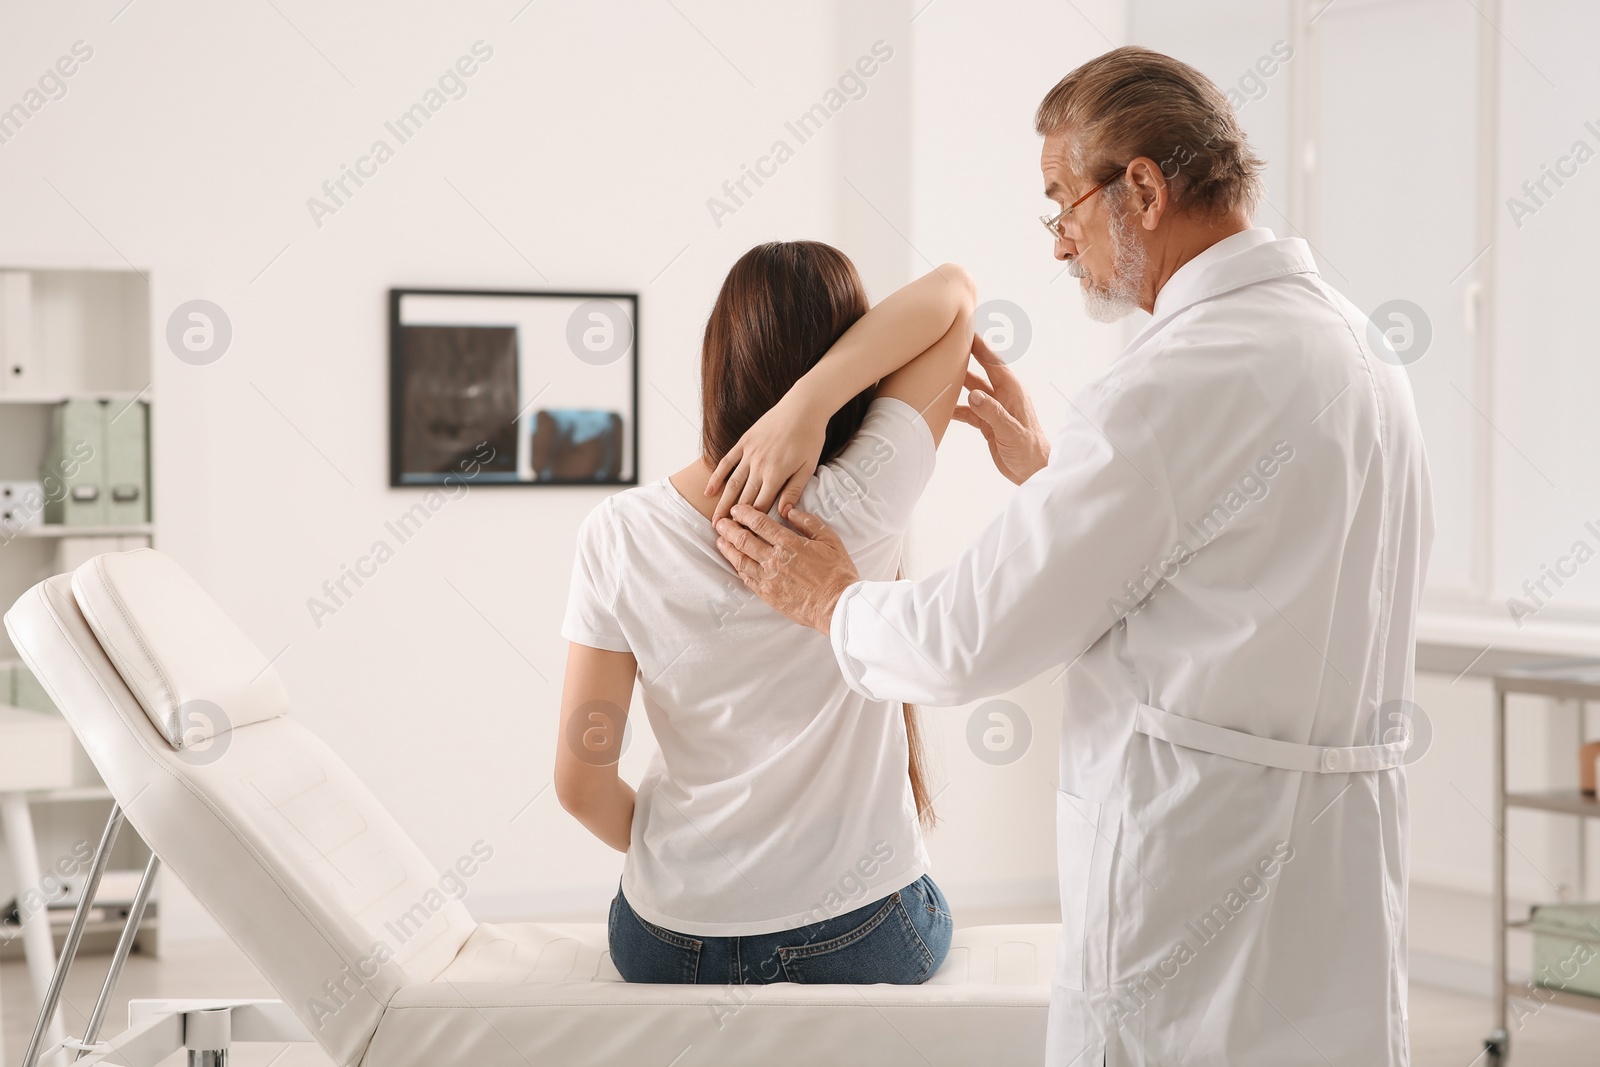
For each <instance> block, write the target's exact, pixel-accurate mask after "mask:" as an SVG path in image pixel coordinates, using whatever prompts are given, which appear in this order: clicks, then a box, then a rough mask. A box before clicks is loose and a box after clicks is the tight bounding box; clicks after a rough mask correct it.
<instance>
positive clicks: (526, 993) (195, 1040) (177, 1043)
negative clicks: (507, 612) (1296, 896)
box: [5, 549, 1059, 1067]
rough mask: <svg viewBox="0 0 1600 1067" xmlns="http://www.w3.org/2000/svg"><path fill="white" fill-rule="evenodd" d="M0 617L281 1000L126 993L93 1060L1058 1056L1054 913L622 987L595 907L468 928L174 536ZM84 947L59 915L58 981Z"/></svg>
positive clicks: (110, 776) (42, 588) (154, 838)
mask: <svg viewBox="0 0 1600 1067" xmlns="http://www.w3.org/2000/svg"><path fill="white" fill-rule="evenodd" d="M5 623H6V629H7V631H8V632H9V633H10V635H11V639H12V642H13V643H14V644H15V645H16V647H17V650H18V652H19V653H20V654H21V656H22V658H23V659H24V660H25V661H26V662H27V664H28V666H29V667H30V668H31V669H32V670H33V672H34V674H35V675H37V676H38V677H39V679H40V681H42V682H43V684H44V686H45V688H46V689H47V690H48V691H49V693H50V696H51V698H52V699H53V700H54V701H55V703H56V705H57V706H58V707H59V708H60V709H61V711H62V714H63V715H64V716H65V717H66V719H67V721H68V722H69V723H70V725H71V726H72V728H73V730H74V731H75V732H76V733H77V736H78V738H79V740H80V741H81V742H82V743H83V746H84V748H85V749H86V750H87V751H88V753H89V756H90V758H91V759H92V760H93V761H94V764H95V766H96V767H97V768H98V769H99V771H100V774H101V775H102V776H103V777H104V778H105V781H106V784H107V785H108V786H109V787H110V789H111V792H112V795H113V796H114V797H115V798H116V801H117V805H118V807H117V809H116V810H115V811H114V812H113V815H112V821H111V824H109V825H108V827H107V831H108V832H107V837H108V838H109V837H111V836H113V835H114V833H115V829H116V826H117V825H118V822H119V820H120V819H122V818H126V820H127V821H128V822H129V823H131V824H132V825H133V827H134V828H135V829H136V830H137V831H138V833H139V836H140V837H141V838H143V839H144V840H145V841H146V842H147V843H148V844H149V845H150V847H151V848H152V849H153V850H154V852H155V858H153V859H152V861H151V863H152V868H153V867H154V866H155V864H156V863H157V862H159V863H164V864H167V865H169V866H170V867H171V868H172V869H173V871H175V872H176V873H177V875H178V876H179V877H180V878H182V879H183V881H184V882H185V883H186V884H187V885H188V886H189V888H190V889H192V890H193V892H194V894H195V895H196V896H197V897H198V898H199V899H200V901H201V903H202V904H204V905H205V906H206V908H207V909H209V910H210V912H211V913H212V915H214V916H215V917H216V919H217V921H218V922H219V923H220V924H221V925H222V927H223V929H225V930H226V931H227V932H228V934H229V935H230V936H231V937H232V938H233V939H234V940H235V941H236V942H237V943H238V944H239V946H240V948H242V949H243V950H244V951H245V952H246V953H247V954H248V955H249V956H250V958H251V959H252V960H253V961H255V963H256V965H257V966H258V967H259V968H260V969H261V972H262V973H263V974H264V975H265V976H266V977H267V979H268V980H269V981H270V982H271V983H272V985H273V987H274V988H275V989H276V990H277V991H278V994H279V995H280V996H281V997H282V998H283V1002H282V1003H281V1004H280V1003H278V1002H275V1001H267V1002H262V1001H256V1002H240V1001H227V1000H222V999H215V1000H195V1001H184V1002H160V1001H136V1002H134V1006H133V1009H132V1011H131V1012H130V1014H131V1016H132V1018H131V1020H130V1027H129V1029H128V1030H127V1031H126V1032H125V1033H123V1034H122V1035H119V1036H118V1037H116V1038H113V1039H110V1041H109V1042H101V1043H98V1044H94V1045H93V1046H92V1048H91V1050H90V1054H89V1055H87V1056H85V1057H84V1058H83V1059H80V1060H78V1062H79V1063H83V1064H90V1063H101V1062H103V1063H107V1064H126V1065H127V1067H141V1065H149V1064H154V1063H156V1062H158V1061H159V1060H160V1059H162V1058H164V1057H165V1056H167V1055H169V1054H170V1053H172V1052H174V1051H176V1050H177V1049H180V1048H183V1047H185V1046H186V1045H187V1047H188V1048H190V1049H191V1050H193V1051H192V1052H191V1056H190V1060H191V1062H192V1063H208V1064H221V1063H223V1062H225V1060H226V1053H225V1052H224V1051H220V1050H223V1049H225V1048H226V1047H227V1044H228V1042H229V1041H230V1040H233V1041H245V1040H275V1041H290V1040H302V1041H307V1040H309V1041H315V1042H316V1043H318V1044H320V1045H321V1046H322V1047H323V1048H324V1049H326V1050H327V1052H328V1054H329V1056H331V1057H332V1058H333V1060H334V1061H335V1062H336V1063H338V1064H341V1065H346V1064H348V1065H355V1064H362V1065H366V1067H413V1065H415V1067H440V1065H446V1064H473V1065H479V1067H501V1065H503V1067H546V1065H563V1067H564V1065H578V1064H628V1065H638V1067H668V1065H671V1067H696V1065H734V1064H762V1065H764V1067H777V1065H783V1064H824V1063H826V1064H874V1065H885V1067H892V1065H901V1064H905V1065H915V1067H928V1065H934V1067H944V1065H946V1064H949V1065H962V1067H966V1065H973V1064H984V1065H1000V1067H1008V1065H1013V1064H1015V1065H1028V1067H1035V1065H1037V1064H1039V1063H1040V1062H1041V1061H1042V1059H1043V1055H1044V1027H1045V1016H1046V1013H1047V1007H1048V1001H1049V975H1050V973H1051V968H1052V963H1053V959H1054V947H1055V939H1056V936H1057V933H1058V929H1059V928H1058V927H1055V926H990V927H972V928H965V929H957V930H956V933H955V944H954V947H953V948H952V949H951V951H950V956H949V959H948V960H947V961H946V962H945V965H944V966H943V967H942V968H941V969H940V970H939V972H938V973H937V974H936V975H935V976H934V978H933V979H932V980H931V981H929V982H928V983H927V984H926V985H922V986H887V985H873V986H848V985H837V986H801V985H789V984H782V985H768V986H738V987H734V986H660V985H630V984H628V983H625V982H623V981H621V980H620V979H619V978H618V976H617V973H616V971H615V969H614V968H613V967H612V966H611V960H610V956H609V955H608V954H607V952H606V937H605V927H604V926H603V925H602V924H599V923H583V924H570V923H535V922H528V923H501V924H490V923H477V922H474V921H473V919H472V917H471V916H470V915H469V914H468V912H467V909H466V907H465V905H463V904H462V903H461V902H460V901H459V900H455V899H449V898H448V897H445V896H441V894H439V892H438V887H439V882H440V872H439V871H438V870H437V869H435V867H434V866H433V865H432V864H431V863H429V861H428V859H427V857H425V856H424V855H423V854H422V851H421V850H420V849H419V848H418V847H417V846H416V844H415V843H414V842H413V841H412V840H411V839H410V838H409V837H408V836H406V833H405V831H404V830H402V829H401V828H400V826H399V824H398V823H396V822H395V821H394V819H393V818H392V817H391V816H390V815H389V813H388V812H387V811H385V810H384V808H383V807H382V806H380V805H379V804H378V802H377V800H376V798H374V797H373V795H372V793H371V792H369V791H368V789H367V788H366V786H364V785H363V784H362V783H361V781H360V780H359V779H357V778H356V777H355V775H354V774H353V773H351V771H350V769H349V768H348V767H347V766H346V765H345V764H344V762H343V761H342V760H341V759H339V757H338V756H337V755H335V754H334V753H333V751H332V750H330V749H329V748H328V747H327V746H326V745H324V744H323V743H322V742H321V741H320V740H319V739H318V738H317V736H316V735H315V734H313V733H311V732H310V731H309V730H307V729H305V728H304V727H303V726H301V725H299V724H298V723H297V722H295V721H294V720H293V719H292V718H289V717H288V714H287V713H288V711H289V699H288V695H287V693H286V692H285V690H284V688H283V684H282V682H281V681H280V680H279V678H278V675H277V673H276V671H274V670H273V668H272V667H271V665H270V664H269V663H268V661H267V659H266V657H265V656H264V655H262V653H261V652H260V651H259V650H258V649H257V648H256V647H255V646H254V645H253V644H252V643H251V642H250V640H249V639H248V638H247V637H245V635H244V633H243V632H242V631H240V630H239V628H238V627H237V626H235V625H234V624H233V622H232V621H231V620H230V619H228V617H227V616H226V615H225V614H223V612H222V610H221V609H220V608H219V607H218V606H217V605H216V604H215V603H214V602H213V601H212V600H211V599H210V598H209V597H208V596H206V594H205V593H204V592H203V591H202V590H201V589H200V587H199V586H198V585H197V584H196V583H195V582H194V581H193V580H192V579H191V578H190V577H189V576H188V575H187V574H185V573H184V572H183V570H182V569H180V568H179V567H178V566H177V565H176V564H175V563H173V562H172V561H171V560H170V559H168V558H167V557H166V556H163V555H162V554H161V553H159V552H155V551H152V550H150V549H139V550H136V551H133V552H123V553H111V554H107V555H103V556H98V557H96V558H95V559H93V560H91V561H89V562H88V563H86V564H84V565H83V566H82V567H80V568H78V570H77V571H75V572H73V573H72V574H70V575H67V574H62V575H57V576H56V577H54V578H50V579H48V580H46V581H44V582H41V583H40V584H38V585H36V586H34V587H33V588H32V589H30V590H29V591H28V592H27V593H25V594H24V595H23V596H22V597H21V599H19V600H18V601H17V603H16V604H15V605H14V606H13V607H12V608H11V610H10V611H9V612H8V613H7V614H6V616H5ZM104 846H105V842H102V853H101V854H100V855H99V856H98V857H97V863H96V864H95V866H94V868H93V871H94V872H96V873H97V872H98V871H99V870H100V869H101V868H102V867H103V866H104V859H105V855H104V853H105V851H106V850H105V847H104ZM92 896H93V890H92V887H91V889H90V890H88V891H86V892H85V894H84V898H85V899H86V900H87V899H89V898H90V897H92ZM402 916H409V919H408V920H407V921H406V922H405V923H403V924H401V925H400V926H396V923H397V922H398V921H399V920H400V918H401V917H402ZM137 919H138V914H137V909H136V913H135V915H134V919H133V921H134V922H135V923H136V922H137ZM397 930H402V931H404V934H405V936H404V939H403V940H402V939H401V938H400V937H397V936H396V931H397ZM74 948H75V945H74V944H73V941H72V938H71V935H70V934H69V938H68V943H67V945H66V946H65V949H64V951H63V953H62V961H61V964H60V967H59V968H58V971H57V975H56V979H57V980H56V983H55V985H54V986H53V987H52V992H54V991H55V990H56V989H58V988H59V984H60V979H61V978H62V977H63V976H64V973H65V968H66V967H68V966H70V965H71V960H72V954H73V949H74ZM123 948H124V950H125V949H126V945H124V946H123ZM121 959H122V957H121V956H120V955H119V956H117V957H114V959H113V964H112V974H111V975H110V977H109V979H108V982H107V990H106V993H105V995H104V997H103V998H102V999H103V1001H104V1000H107V999H109V995H110V986H111V984H113V983H114V981H115V977H116V971H117V970H119V969H120V965H121ZM205 992H208V993H209V992H212V991H205ZM226 992H227V991H226V990H216V991H215V993H216V994H217V995H218V996H219V997H221V996H225V995H226ZM47 1006H49V1005H47ZM103 1012H104V1003H102V1004H101V1005H100V1006H99V1008H98V1009H97V1010H96V1012H95V1013H94V1015H95V1016H100V1015H103ZM89 1029H90V1031H91V1032H90V1033H88V1034H78V1035H77V1037H78V1038H79V1039H80V1040H82V1039H88V1040H89V1041H91V1042H92V1041H94V1039H95V1038H96V1037H97V1036H98V1035H97V1033H96V1031H98V1029H99V1019H98V1018H93V1019H92V1020H91V1025H90V1027H89ZM186 1035H187V1036H186ZM41 1044H43V1041H42V1038H41V1037H40V1036H39V1035H36V1038H35V1046H36V1048H35V1051H36V1052H37V1051H43V1050H42V1049H39V1048H37V1046H38V1045H41ZM24 1067H32V1065H31V1064H27V1063H25V1064H24Z"/></svg>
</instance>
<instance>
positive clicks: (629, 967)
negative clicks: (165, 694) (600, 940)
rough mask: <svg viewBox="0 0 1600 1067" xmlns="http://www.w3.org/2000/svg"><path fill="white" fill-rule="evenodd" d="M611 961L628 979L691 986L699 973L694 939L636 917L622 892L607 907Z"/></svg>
mask: <svg viewBox="0 0 1600 1067" xmlns="http://www.w3.org/2000/svg"><path fill="white" fill-rule="evenodd" d="M609 940H610V942H611V962H612V964H613V965H615V966H616V968H617V973H618V974H620V975H622V977H623V979H624V980H626V981H629V982H655V983H659V984H668V985H693V984H695V982H696V981H698V979H699V975H700V949H701V947H702V945H703V943H702V942H701V941H699V940H698V939H696V938H693V937H689V936H688V935H686V934H680V933H676V932H674V931H672V930H667V929H665V928H663V927H660V926H657V925H656V924H655V923H652V922H648V921H646V920H644V919H642V918H640V917H639V916H638V915H637V914H636V913H635V912H634V910H633V909H632V908H631V907H629V906H628V902H627V901H626V900H625V899H623V897H622V894H621V893H618V894H617V899H616V900H615V901H613V902H612V906H611V929H610V937H609Z"/></svg>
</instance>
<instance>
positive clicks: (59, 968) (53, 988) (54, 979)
mask: <svg viewBox="0 0 1600 1067" xmlns="http://www.w3.org/2000/svg"><path fill="white" fill-rule="evenodd" d="M121 828H122V805H121V804H117V803H113V804H112V805H111V817H110V818H109V819H107V820H106V828H105V831H104V832H103V833H101V835H100V847H99V848H97V849H95V852H94V862H93V863H92V864H90V867H89V876H88V878H87V879H86V880H85V881H84V883H83V898H82V899H81V900H79V901H78V910H77V911H75V912H73V913H72V925H71V926H70V927H68V928H67V939H66V940H65V941H64V942H62V944H61V958H60V959H59V960H57V961H56V970H55V973H54V974H52V975H51V976H50V987H49V988H48V989H46V990H45V994H44V1001H43V1003H42V1004H41V1005H40V1008H39V1018H38V1021H37V1022H35V1023H34V1024H33V1037H32V1038H31V1039H30V1040H29V1041H28V1051H27V1053H25V1054H24V1055H23V1057H22V1067H37V1065H38V1063H39V1058H40V1056H42V1055H43V1054H44V1051H45V1049H47V1048H49V1047H50V1045H46V1044H45V1033H46V1031H47V1030H48V1029H49V1023H50V1021H51V1020H52V1019H54V1018H55V1014H56V1006H57V1005H58V1004H59V1003H60V1002H61V990H62V989H63V988H64V987H65V986H66V984H67V972H68V971H69V970H71V969H72V960H73V958H74V957H75V956H77V954H78V944H79V943H80V942H81V941H82V940H83V928H84V927H85V926H86V925H88V922H89V909H90V908H91V907H92V906H93V904H94V894H95V891H96V890H97V889H99V888H100V876H101V875H103V874H105V873H106V864H107V863H108V862H109V861H110V859H111V846H112V845H113V844H115V843H116V840H117V831H118V830H120V829H121ZM57 1040H59V1039H57ZM55 1043H56V1042H55V1041H52V1042H51V1043H50V1044H51V1045H54V1044H55Z"/></svg>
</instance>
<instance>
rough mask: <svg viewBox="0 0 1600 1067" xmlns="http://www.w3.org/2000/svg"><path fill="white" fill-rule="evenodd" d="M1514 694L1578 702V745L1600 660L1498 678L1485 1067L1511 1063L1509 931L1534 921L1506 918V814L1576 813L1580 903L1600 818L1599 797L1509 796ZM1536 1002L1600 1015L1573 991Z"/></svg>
mask: <svg viewBox="0 0 1600 1067" xmlns="http://www.w3.org/2000/svg"><path fill="white" fill-rule="evenodd" d="M1512 693H1522V694H1527V695H1531V696H1543V697H1550V698H1552V699H1555V700H1575V701H1577V702H1578V708H1579V712H1578V739H1577V740H1578V744H1579V745H1580V746H1581V745H1582V744H1583V742H1584V740H1585V738H1584V736H1583V731H1584V723H1585V719H1586V716H1585V714H1584V710H1585V708H1586V707H1587V704H1588V702H1589V701H1591V700H1600V660H1592V659H1585V660H1557V661H1552V662H1545V663H1538V664H1532V665H1528V666H1523V667H1514V668H1510V669H1508V670H1504V671H1501V672H1500V673H1498V674H1496V675H1495V676H1494V746H1495V747H1494V806H1493V809H1492V812H1493V817H1494V831H1495V834H1494V923H1495V930H1494V993H1495V1030H1494V1032H1492V1033H1491V1034H1490V1035H1489V1036H1488V1038H1487V1039H1485V1041H1484V1050H1485V1056H1486V1059H1485V1064H1486V1067H1504V1065H1505V1064H1507V1063H1509V1062H1510V1060H1511V1038H1510V1030H1509V1029H1508V1026H1507V1024H1508V1022H1509V1015H1510V1002H1511V1001H1512V1000H1513V999H1526V997H1525V996H1524V995H1523V994H1521V993H1514V992H1512V990H1511V987H1510V982H1509V980H1508V978H1507V975H1506V961H1507V957H1508V955H1509V950H1510V944H1509V941H1510V932H1511V931H1512V930H1525V929H1528V928H1530V927H1531V926H1532V925H1533V923H1532V919H1531V917H1530V918H1517V919H1513V918H1511V917H1510V916H1509V915H1508V914H1507V909H1508V907H1509V894H1508V890H1507V884H1506V883H1507V876H1506V865H1507V851H1508V849H1509V847H1510V842H1509V841H1508V840H1507V838H1506V814H1507V812H1508V811H1510V810H1511V809H1512V808H1522V809H1527V810H1532V811H1543V812H1550V813H1553V814H1557V815H1572V816H1575V817H1577V819H1578V838H1577V846H1578V847H1577V853H1578V855H1577V887H1576V888H1577V899H1578V900H1580V901H1582V900H1585V899H1587V895H1588V894H1587V886H1586V885H1585V872H1586V870H1587V863H1586V859H1587V857H1586V856H1585V855H1584V827H1585V826H1586V825H1587V821H1588V820H1589V819H1595V818H1600V799H1597V798H1595V797H1593V796H1589V795H1588V794H1586V793H1583V792H1581V791H1579V790H1577V789H1544V790H1537V791H1531V792H1529V791H1519V792H1511V791H1509V790H1508V789H1507V788H1506V762H1507V761H1506V698H1507V696H1509V695H1510V694H1512ZM1537 1000H1538V1001H1539V1002H1540V1003H1543V1004H1557V1005H1560V1006H1561V1007H1565V1008H1572V1009H1575V1010H1578V1011H1586V1012H1594V1013H1600V997H1594V996H1587V995H1584V994H1581V993H1570V992H1567V991H1566V990H1563V989H1557V988H1553V987H1550V986H1540V987H1539V993H1538V994H1537Z"/></svg>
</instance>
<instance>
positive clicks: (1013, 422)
mask: <svg viewBox="0 0 1600 1067" xmlns="http://www.w3.org/2000/svg"><path fill="white" fill-rule="evenodd" d="M972 357H973V358H974V359H976V360H977V361H978V365H979V366H980V367H982V368H983V370H984V373H985V374H987V375H988V378H987V379H985V378H984V376H983V375H980V374H977V373H976V372H974V371H971V370H969V371H967V383H966V384H967V402H966V403H965V404H960V405H958V406H957V407H956V410H955V418H956V419H957V420H958V421H960V422H964V423H966V424H967V425H968V426H974V427H976V428H977V429H978V432H979V433H981V434H983V439H984V440H985V441H987V442H988V444H989V456H990V458H991V459H993V460H994V465H995V466H996V467H998V468H999V469H1000V473H1001V474H1003V475H1005V476H1006V477H1007V478H1009V479H1011V481H1013V482H1015V483H1016V484H1017V485H1021V484H1022V483H1023V482H1025V481H1027V480H1028V479H1029V478H1031V477H1032V476H1033V475H1034V474H1035V473H1037V472H1038V471H1040V470H1042V469H1043V468H1044V465H1045V464H1046V463H1049V462H1050V438H1049V437H1048V436H1047V435H1046V434H1045V431H1044V427H1043V426H1041V425H1039V416H1038V415H1037V414H1035V413H1034V410H1033V400H1032V399H1031V398H1030V397H1029V396H1028V391H1027V390H1026V389H1024V388H1023V387H1022V382H1021V381H1019V380H1018V378H1017V376H1016V375H1015V374H1013V373H1012V372H1011V368H1010V367H1008V366H1006V364H1005V361H1004V360H1002V359H1001V358H1000V357H999V356H997V355H995V354H994V352H993V351H992V350H990V348H989V346H988V345H987V344H985V343H984V340H983V338H982V337H980V336H979V335H977V334H973V336H972Z"/></svg>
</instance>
